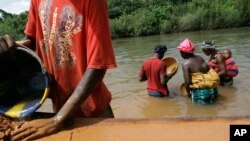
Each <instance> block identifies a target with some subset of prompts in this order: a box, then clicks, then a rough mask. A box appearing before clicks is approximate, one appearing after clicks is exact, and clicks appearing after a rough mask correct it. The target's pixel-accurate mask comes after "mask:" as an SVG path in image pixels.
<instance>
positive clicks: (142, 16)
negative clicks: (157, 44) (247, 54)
mask: <svg viewBox="0 0 250 141" xmlns="http://www.w3.org/2000/svg"><path fill="white" fill-rule="evenodd" d="M109 9H110V25H111V32H112V37H113V38H120V37H130V36H145V35H152V34H162V33H163V34H165V33H171V32H183V31H197V30H213V29H222V28H233V27H243V26H249V25H250V2H249V0H109Z"/></svg>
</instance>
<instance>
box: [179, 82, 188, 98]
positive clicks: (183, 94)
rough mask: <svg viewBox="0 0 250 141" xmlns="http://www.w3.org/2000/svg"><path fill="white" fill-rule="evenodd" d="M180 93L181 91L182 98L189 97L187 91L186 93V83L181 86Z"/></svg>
mask: <svg viewBox="0 0 250 141" xmlns="http://www.w3.org/2000/svg"><path fill="white" fill-rule="evenodd" d="M179 91H180V94H181V95H182V96H187V95H188V93H187V91H186V87H185V83H182V84H181V86H180V88H179Z"/></svg>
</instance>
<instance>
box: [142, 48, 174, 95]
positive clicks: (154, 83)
mask: <svg viewBox="0 0 250 141" xmlns="http://www.w3.org/2000/svg"><path fill="white" fill-rule="evenodd" d="M166 51H167V47H166V46H165V45H157V46H155V48H154V56H153V57H151V58H149V59H148V60H146V61H145V62H144V63H143V64H142V66H141V70H140V74H139V81H140V82H141V81H146V80H147V81H148V87H147V90H148V94H149V95H150V96H157V97H163V96H168V95H169V90H168V86H167V83H168V80H169V79H170V78H171V77H172V76H167V75H166V68H167V66H166V64H165V63H164V62H163V61H162V60H161V59H162V58H163V57H164V54H165V52H166Z"/></svg>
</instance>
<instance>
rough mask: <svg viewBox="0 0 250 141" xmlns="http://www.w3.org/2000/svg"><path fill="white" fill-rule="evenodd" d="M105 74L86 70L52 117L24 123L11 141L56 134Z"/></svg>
mask: <svg viewBox="0 0 250 141" xmlns="http://www.w3.org/2000/svg"><path fill="white" fill-rule="evenodd" d="M105 72H106V70H105V69H87V70H86V72H85V74H84V76H83V77H82V79H81V80H80V82H79V83H78V85H77V87H76V89H75V91H74V92H73V94H72V95H71V96H70V98H69V99H68V100H67V102H66V103H65V104H64V106H63V107H62V108H61V109H60V110H59V112H58V113H57V114H56V115H55V116H54V117H52V118H49V119H37V120H33V121H30V122H25V123H24V124H23V125H22V126H21V128H19V129H17V130H16V131H14V132H13V133H12V136H13V138H12V140H13V141H15V140H20V139H23V140H34V139H37V138H41V137H44V136H47V135H49V134H52V133H55V132H57V131H58V130H59V129H60V127H61V126H62V125H63V124H64V122H65V120H66V119H67V118H69V117H70V116H71V115H72V113H73V112H74V111H75V110H76V109H77V108H78V107H79V105H80V104H81V103H82V102H84V101H85V100H86V99H87V98H88V96H89V95H90V94H91V92H92V91H93V90H94V89H95V88H96V86H97V85H98V84H100V83H101V82H102V79H103V77H104V74H105Z"/></svg>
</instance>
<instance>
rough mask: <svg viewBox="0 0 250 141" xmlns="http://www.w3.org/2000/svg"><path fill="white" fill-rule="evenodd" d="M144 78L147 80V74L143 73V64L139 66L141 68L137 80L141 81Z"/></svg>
mask: <svg viewBox="0 0 250 141" xmlns="http://www.w3.org/2000/svg"><path fill="white" fill-rule="evenodd" d="M146 80H147V76H146V74H145V71H144V69H143V66H141V70H140V73H139V81H140V82H142V81H146Z"/></svg>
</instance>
